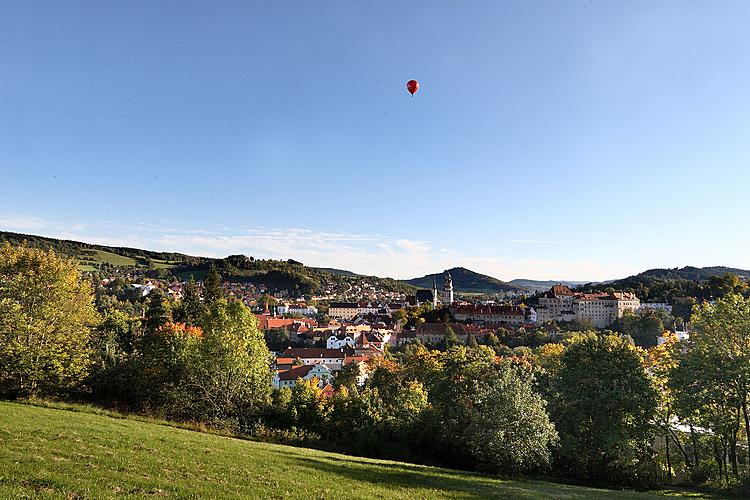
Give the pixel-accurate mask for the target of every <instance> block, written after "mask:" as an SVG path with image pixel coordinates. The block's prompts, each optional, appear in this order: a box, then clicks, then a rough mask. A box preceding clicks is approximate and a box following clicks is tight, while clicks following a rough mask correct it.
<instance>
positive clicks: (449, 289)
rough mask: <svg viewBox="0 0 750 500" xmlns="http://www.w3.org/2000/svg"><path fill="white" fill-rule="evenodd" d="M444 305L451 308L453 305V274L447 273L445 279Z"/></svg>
mask: <svg viewBox="0 0 750 500" xmlns="http://www.w3.org/2000/svg"><path fill="white" fill-rule="evenodd" d="M442 299H443V304H444V305H446V306H449V305H451V304H453V278H451V273H450V272H448V271H445V278H443V297H442Z"/></svg>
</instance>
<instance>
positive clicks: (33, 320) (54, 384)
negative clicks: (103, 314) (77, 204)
mask: <svg viewBox="0 0 750 500" xmlns="http://www.w3.org/2000/svg"><path fill="white" fill-rule="evenodd" d="M96 320H97V315H96V310H95V309H94V303H93V297H92V293H91V286H90V285H89V283H88V282H86V281H83V280H81V277H80V275H79V273H78V270H77V267H76V264H75V263H74V262H72V261H70V260H67V259H64V258H61V257H58V256H57V255H56V254H54V253H53V252H51V251H46V252H45V251H41V250H37V249H34V248H30V247H27V246H25V245H22V246H17V247H12V246H10V244H8V243H5V244H3V245H2V246H0V393H4V394H10V395H21V396H36V395H40V394H48V393H54V392H57V391H62V390H65V389H66V388H69V387H73V386H75V385H76V383H77V382H78V381H79V380H80V379H82V378H83V377H85V375H86V373H87V371H88V368H89V357H90V347H89V344H90V333H91V327H92V326H93V325H94V323H95V321H96Z"/></svg>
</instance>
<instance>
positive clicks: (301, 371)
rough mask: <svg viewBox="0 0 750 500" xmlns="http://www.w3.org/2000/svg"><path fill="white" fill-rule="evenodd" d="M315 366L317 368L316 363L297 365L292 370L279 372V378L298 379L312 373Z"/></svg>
mask: <svg viewBox="0 0 750 500" xmlns="http://www.w3.org/2000/svg"><path fill="white" fill-rule="evenodd" d="M313 368H315V365H303V366H295V367H294V368H292V369H290V370H287V371H285V372H281V373H279V380H297V379H298V378H301V377H304V376H305V375H307V374H308V373H310V370H312V369H313Z"/></svg>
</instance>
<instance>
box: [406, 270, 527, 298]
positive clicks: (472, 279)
mask: <svg viewBox="0 0 750 500" xmlns="http://www.w3.org/2000/svg"><path fill="white" fill-rule="evenodd" d="M448 272H450V273H451V278H453V289H454V290H455V291H457V292H467V293H498V292H522V291H524V290H525V289H524V288H523V287H521V286H518V285H515V284H512V283H506V282H505V281H501V280H499V279H497V278H493V277H492V276H487V275H486V274H480V273H477V272H474V271H472V270H470V269H466V268H464V267H454V268H453V269H448ZM444 275H445V271H443V272H442V273H435V274H428V275H426V276H422V277H421V278H414V279H410V280H406V281H405V283H408V284H410V285H412V286H415V287H417V288H432V281H433V279H434V280H436V281H437V285H438V288H439V289H442V287H443V276H444Z"/></svg>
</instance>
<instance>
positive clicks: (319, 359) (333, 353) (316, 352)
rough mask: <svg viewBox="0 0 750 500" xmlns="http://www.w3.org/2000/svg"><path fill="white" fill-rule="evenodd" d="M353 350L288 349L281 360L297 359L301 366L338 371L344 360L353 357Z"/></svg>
mask: <svg viewBox="0 0 750 500" xmlns="http://www.w3.org/2000/svg"><path fill="white" fill-rule="evenodd" d="M353 355H354V350H353V349H351V348H349V347H347V348H341V349H321V348H317V347H288V348H287V349H286V350H285V351H284V352H283V353H282V354H281V356H280V357H281V358H291V359H294V360H296V359H299V361H300V362H302V364H303V365H316V364H324V365H326V366H327V367H328V368H329V369H330V370H331V371H338V370H340V369H341V367H342V366H344V358H346V357H347V356H353Z"/></svg>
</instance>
